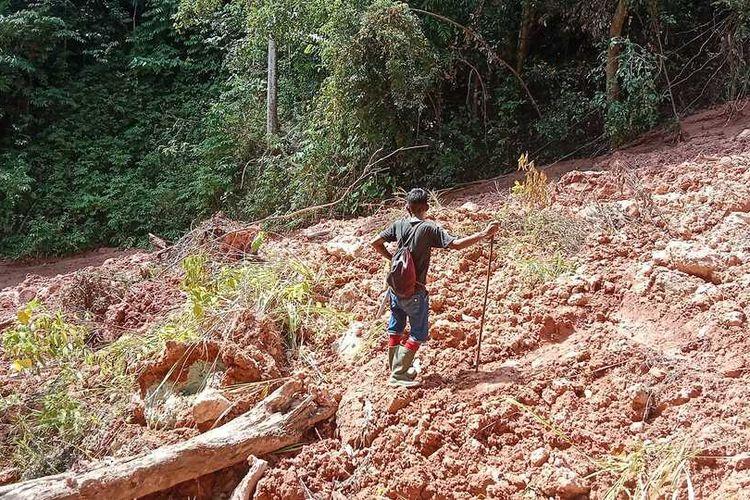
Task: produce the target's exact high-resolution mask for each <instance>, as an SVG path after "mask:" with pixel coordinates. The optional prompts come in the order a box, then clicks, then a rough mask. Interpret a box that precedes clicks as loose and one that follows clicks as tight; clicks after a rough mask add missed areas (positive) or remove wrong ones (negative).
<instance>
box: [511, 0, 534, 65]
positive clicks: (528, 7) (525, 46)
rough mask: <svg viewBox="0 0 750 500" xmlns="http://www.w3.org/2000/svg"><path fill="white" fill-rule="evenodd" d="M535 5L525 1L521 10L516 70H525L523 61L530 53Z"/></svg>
mask: <svg viewBox="0 0 750 500" xmlns="http://www.w3.org/2000/svg"><path fill="white" fill-rule="evenodd" d="M535 14H536V12H535V11H534V6H533V5H532V3H531V2H530V1H526V2H523V10H522V12H521V28H520V29H519V30H518V48H517V50H516V72H518V73H519V74H520V73H521V72H522V71H523V63H524V62H526V56H528V55H529V42H530V39H531V27H532V26H533V25H534V16H535Z"/></svg>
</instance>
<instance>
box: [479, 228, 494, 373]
mask: <svg viewBox="0 0 750 500" xmlns="http://www.w3.org/2000/svg"><path fill="white" fill-rule="evenodd" d="M494 245H495V236H494V235H492V236H491V237H490V258H489V260H488V261H487V282H486V283H485V285H484V306H482V321H481V322H480V323H479V341H478V342H477V357H476V359H475V360H474V371H476V372H478V371H479V352H480V351H481V350H482V333H483V332H484V314H485V313H486V312H487V296H488V295H489V292H490V274H492V248H493V247H494Z"/></svg>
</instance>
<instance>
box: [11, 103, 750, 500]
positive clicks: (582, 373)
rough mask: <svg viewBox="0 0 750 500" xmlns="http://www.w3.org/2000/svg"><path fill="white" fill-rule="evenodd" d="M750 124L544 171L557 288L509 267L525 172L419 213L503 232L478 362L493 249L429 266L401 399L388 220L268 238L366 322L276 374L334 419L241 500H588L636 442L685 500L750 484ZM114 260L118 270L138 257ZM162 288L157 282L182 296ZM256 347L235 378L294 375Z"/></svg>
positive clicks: (246, 341)
mask: <svg viewBox="0 0 750 500" xmlns="http://www.w3.org/2000/svg"><path fill="white" fill-rule="evenodd" d="M748 128H750V119H748V118H747V117H746V116H744V115H742V114H740V115H738V116H735V117H734V118H733V120H732V121H730V122H729V123H728V124H727V117H726V114H725V112H724V108H718V109H716V110H711V111H707V112H704V113H701V114H699V115H696V116H693V117H691V118H688V119H686V120H685V121H684V123H683V130H684V131H685V132H686V135H687V138H686V140H685V141H683V142H680V143H677V144H665V143H664V141H663V138H662V137H660V136H658V135H654V136H652V137H651V138H650V139H649V138H648V137H647V138H645V139H644V140H643V141H642V142H641V143H640V144H638V145H637V146H635V147H633V148H631V149H625V150H621V151H617V152H615V153H613V154H611V155H607V156H603V157H598V158H592V159H585V160H576V161H574V162H567V163H561V164H558V165H555V166H553V167H551V168H549V169H547V172H548V173H549V175H550V177H551V179H552V181H551V182H552V204H551V206H550V207H548V208H547V209H545V210H546V211H545V214H547V215H549V217H551V218H550V219H548V220H553V221H556V222H554V223H555V224H557V223H559V224H562V225H563V226H562V229H561V231H559V234H562V235H563V237H562V238H561V243H562V244H564V245H566V247H567V245H568V244H570V247H569V248H568V250H567V251H565V252H562V254H563V257H562V260H563V261H564V264H565V271H566V272H564V273H563V274H561V275H560V276H557V277H555V276H550V275H548V274H545V272H544V271H543V268H540V267H539V266H540V264H539V262H537V261H532V260H531V259H528V258H527V259H526V260H524V255H526V256H528V255H534V251H535V250H537V249H533V248H532V249H526V250H527V253H525V254H520V253H519V249H518V246H517V245H514V241H516V240H517V239H518V238H520V237H522V236H523V231H525V229H520V230H519V229H518V227H517V226H516V224H515V222H513V221H514V220H516V219H514V218H513V217H511V216H513V215H514V214H517V215H518V218H521V217H522V215H523V214H524V213H527V212H528V210H529V209H527V208H523V207H522V206H521V204H520V203H519V202H518V200H514V199H513V198H512V197H510V196H509V194H508V188H510V186H511V185H512V183H513V182H514V181H515V180H516V179H517V178H518V176H516V175H511V176H506V177H504V178H501V179H499V180H498V181H497V182H496V183H495V182H493V183H488V184H483V185H475V186H472V187H470V188H467V189H464V190H462V191H457V192H454V193H453V194H452V195H451V196H450V199H448V200H444V205H443V206H439V207H433V208H432V210H431V212H430V215H431V217H432V218H434V219H435V220H437V221H438V222H439V223H441V224H442V225H443V226H444V227H446V229H448V230H449V231H451V232H453V233H456V234H461V235H463V234H467V233H469V232H471V231H473V230H475V229H477V228H479V227H482V226H483V225H484V224H486V223H487V222H488V221H490V220H492V219H493V218H494V217H496V216H497V214H505V215H503V217H504V219H503V220H504V221H507V223H508V228H507V229H508V230H507V231H506V232H505V236H503V235H502V234H501V237H500V238H499V239H498V241H497V242H496V252H497V254H496V255H497V259H496V261H495V265H494V272H493V274H492V276H491V280H490V293H489V305H488V309H487V311H486V324H485V330H484V339H483V345H482V364H481V367H480V370H479V371H478V372H475V371H474V370H473V368H472V367H471V362H472V361H473V357H474V352H475V349H476V344H477V338H478V332H479V322H480V318H481V314H482V301H483V292H484V276H485V272H486V268H487V246H486V244H485V245H483V246H479V247H473V248H470V249H467V250H464V251H461V252H450V251H440V250H436V251H435V252H434V253H433V259H432V265H431V278H430V283H429V284H428V289H429V291H430V301H431V341H430V342H429V343H428V344H426V345H425V346H423V347H422V348H421V349H420V350H419V353H418V358H419V361H420V365H421V374H420V376H419V378H420V380H421V381H422V385H421V387H419V388H416V389H412V390H407V389H400V388H392V387H389V386H387V385H386V383H385V381H386V377H387V374H386V371H385V342H386V338H385V335H380V336H378V335H379V333H378V332H380V331H382V329H383V327H384V321H385V319H386V317H387V316H385V315H383V316H381V317H378V315H377V312H378V310H379V308H380V305H381V304H380V301H381V297H382V292H383V291H384V285H383V279H384V266H383V262H382V260H381V259H380V258H379V257H378V256H376V255H375V254H374V252H372V251H371V250H370V249H369V248H368V245H367V241H368V240H369V239H370V238H371V236H372V235H373V234H374V233H375V232H377V231H379V230H381V229H382V228H383V227H385V226H386V225H387V224H388V223H389V222H390V221H391V220H393V218H394V217H397V216H400V212H399V210H398V209H397V208H393V209H389V210H386V211H382V212H379V213H377V214H375V215H372V216H370V217H364V218H359V219H353V220H347V221H324V222H321V223H319V224H317V225H315V226H313V227H310V228H307V229H304V230H301V231H298V232H296V233H293V234H291V235H289V236H287V237H274V238H272V239H271V240H270V241H268V242H266V244H265V245H264V246H263V247H262V250H261V256H262V257H265V258H271V259H291V258H294V259H299V260H302V261H303V262H304V263H306V264H307V265H308V266H309V267H311V268H312V269H314V270H316V271H318V272H319V273H320V275H321V276H322V277H323V280H322V281H323V282H322V284H321V285H320V286H319V288H320V290H317V292H319V294H320V299H321V300H323V301H325V302H327V305H328V306H329V307H332V308H335V309H338V310H341V311H348V312H350V313H351V314H352V316H353V318H354V319H355V320H358V321H361V322H363V323H364V327H362V328H359V329H358V330H357V331H358V332H359V334H358V335H359V337H358V338H359V340H360V341H361V345H363V346H365V347H363V348H362V350H361V351H360V352H359V353H356V354H355V355H354V356H347V355H340V354H339V353H338V351H337V348H336V345H335V344H334V342H335V341H336V340H338V339H337V338H336V336H335V335H330V336H329V337H327V338H322V336H318V337H315V336H314V333H315V332H311V334H312V335H313V337H312V338H314V342H312V343H311V350H312V361H311V358H310V357H309V356H308V357H307V358H305V360H297V359H292V360H291V367H294V368H296V369H302V370H306V371H308V372H309V374H310V375H309V376H310V378H314V379H318V380H320V381H321V383H320V385H321V387H322V388H323V389H324V390H327V391H329V392H330V393H333V394H335V395H336V396H340V398H341V399H340V403H339V408H338V412H337V414H336V417H335V420H334V421H333V422H330V423H327V424H325V425H321V426H319V428H318V429H314V430H313V431H311V432H310V433H308V435H307V436H306V439H305V442H304V444H303V446H301V447H300V448H295V449H293V450H286V451H284V452H280V453H277V454H273V455H271V456H269V457H264V458H266V459H267V460H269V462H270V464H271V466H270V468H269V470H268V471H267V472H266V474H265V476H264V478H263V479H262V480H261V481H260V483H259V484H258V488H257V491H256V494H255V495H256V498H261V499H285V500H286V499H305V498H310V497H311V496H312V497H315V498H373V497H384V496H385V497H389V498H445V497H450V498H476V497H491V498H549V497H552V498H602V497H604V496H605V494H606V492H607V490H608V489H609V488H610V487H611V486H612V484H614V482H615V481H616V480H617V479H618V478H617V477H616V476H615V475H614V474H612V473H611V472H602V471H601V466H600V464H601V461H602V460H603V459H606V458H607V457H614V456H617V455H621V454H627V453H629V452H631V451H633V450H638V449H639V447H641V446H643V445H644V443H645V445H646V446H655V445H659V446H661V445H664V446H667V447H669V446H671V447H672V448H673V449H677V448H679V447H680V446H683V445H684V446H686V447H688V448H689V450H690V457H691V459H690V460H689V461H688V462H687V463H686V468H685V470H684V471H683V472H682V473H680V474H678V476H677V477H678V479H677V484H676V485H675V486H676V487H677V488H678V489H679V490H680V491H681V492H682V493H681V495H683V496H685V495H687V493H686V491H687V489H686V488H687V483H686V478H687V477H689V478H690V482H691V485H692V488H693V489H694V492H695V496H696V497H697V498H741V497H742V495H743V492H744V491H747V490H748V489H749V488H750V458H749V457H750V444H748V443H750V439H748V435H747V432H746V430H745V429H747V428H750V416H748V415H746V414H745V413H744V412H743V411H742V409H743V408H744V407H745V405H746V402H747V400H748V399H749V398H750V384H748V377H749V376H750V375H749V374H748V371H749V369H750V359H749V357H748V352H750V335H748V334H749V333H750V131H748ZM508 214H510V216H509V215H508ZM566 224H567V225H566ZM519 231H520V232H519ZM514 238H515V239H516V240H514ZM247 239H249V237H248V238H245V239H244V240H243V241H245V240H247ZM571 240H573V241H571ZM242 244H244V243H242ZM240 245H241V244H240ZM140 258H143V259H146V260H147V259H150V258H151V257H148V256H144V257H140ZM128 259H132V257H124V258H122V259H121V260H120V261H119V262H120V263H119V264H117V265H118V266H120V268H128V267H130V266H132V265H133V263H132V262H131V261H129V260H128ZM542 264H544V263H542ZM540 269H542V271H540ZM170 276H171V275H170ZM65 279H68V278H67V277H66V276H62V277H60V278H57V280H58V281H60V280H62V281H64V280H65ZM177 280H179V277H178V276H177V275H176V274H175V275H174V277H168V278H166V279H165V278H160V279H159V280H158V281H157V282H156V283H158V284H156V285H153V286H156V287H157V288H160V289H163V291H162V292H161V293H164V294H166V295H167V296H169V294H171V293H175V294H179V292H178V288H177ZM54 282H55V279H52V280H49V279H38V280H36V281H29V280H27V281H26V282H24V283H23V284H21V285H18V286H16V287H15V288H10V289H6V290H5V291H3V292H2V293H0V304H2V305H3V307H5V313H4V314H5V316H3V317H10V315H12V314H14V312H15V310H14V308H15V307H18V306H19V305H20V304H22V303H23V299H24V298H26V297H28V296H30V295H31V294H32V292H29V291H27V290H29V289H33V290H35V291H36V290H41V289H43V288H44V287H50V285H51V284H52V283H54ZM141 286H143V285H141ZM136 289H137V287H136V288H133V287H131V288H130V291H131V292H129V293H135V292H132V291H134V290H136ZM42 295H44V294H42ZM21 296H23V297H21ZM47 298H51V299H53V300H54V292H51V293H49V295H48V296H47ZM128 300H129V301H131V302H133V303H136V302H137V297H132V298H131V299H128ZM163 311H164V309H162V310H161V312H156V313H155V315H156V316H157V317H158V316H159V315H163V314H165V313H164V312H163ZM152 321H154V320H153V319H151V320H148V321H146V322H145V323H142V324H150V323H151V322H152ZM125 324H127V323H125ZM138 324H139V323H138V322H135V323H133V325H138ZM261 326H262V325H261ZM135 328H139V327H138V326H135ZM250 330H251V331H265V330H268V331H273V328H271V327H269V325H265V327H258V328H257V329H255V330H253V329H250ZM373 332H374V333H373ZM254 336H255V335H254V334H251V335H249V336H245V337H243V336H241V335H240V336H238V337H236V338H234V339H232V340H231V343H232V344H233V346H234V347H232V348H231V349H229V350H227V351H226V353H225V354H221V355H219V358H222V356H225V357H226V359H225V360H223V361H222V363H223V364H225V365H226V366H231V365H232V363H234V364H235V365H236V364H237V363H236V359H237V358H236V356H235V355H234V354H232V353H233V352H234V351H232V349H237V352H245V351H244V350H245V349H251V350H252V349H256V348H257V346H256V347H248V346H252V345H253V340H252V339H253V338H254ZM209 343H210V342H209ZM369 345H374V347H373V348H371V349H370V348H368V347H366V346H369ZM266 347H268V348H269V349H273V343H270V344H269V345H268V346H266ZM176 349H177V351H180V352H182V353H183V354H184V352H185V346H181V347H179V348H176ZM211 349H214V350H217V349H218V347H216V346H213V347H211ZM177 351H175V352H177ZM212 352H213V351H212ZM252 352H253V353H256V351H255V350H252ZM257 352H262V349H258V351H257ZM173 354H174V353H172V354H170V353H169V352H167V353H165V354H164V358H163V359H161V360H154V361H153V364H152V368H150V369H151V370H155V371H153V373H152V374H151V375H149V373H151V372H149V369H146V370H145V371H144V372H143V373H144V375H143V376H144V377H150V378H148V380H147V381H146V382H144V383H143V384H142V387H144V384H145V386H148V385H149V383H150V382H153V381H154V380H156V379H157V378H159V377H162V376H163V373H162V371H163V367H164V366H166V365H167V364H169V363H166V362H164V360H165V359H167V358H169V357H170V356H171V355H173ZM214 354H217V353H214ZM264 354H266V356H265V357H262V358H257V357H253V356H250V357H251V358H252V359H253V363H254V364H253V366H254V367H255V368H254V369H253V370H251V371H252V373H251V374H249V375H248V374H247V373H249V372H245V375H243V377H245V376H246V378H247V379H257V380H264V379H268V378H273V377H276V376H278V374H279V373H286V372H285V370H286V369H288V368H290V366H286V365H284V364H283V363H284V362H283V356H282V357H281V358H279V353H278V352H275V353H274V352H270V353H264ZM232 356H235V357H232ZM230 357H231V359H230ZM170 359H171V358H170ZM222 359H223V358H222ZM154 367H160V368H159V369H158V370H157V369H156V368H154ZM269 367H270V368H269ZM256 369H257V372H256V371H254V370H256ZM159 370H161V371H159ZM156 372H158V374H157V373H156ZM0 377H2V378H3V379H4V380H7V379H8V374H7V372H4V371H2V372H0ZM177 377H178V378H179V375H177ZM132 428H133V427H128V429H132ZM124 432H125V431H123V433H121V434H120V436H123V435H126V434H124ZM154 432H156V431H154ZM174 432H176V431H172V432H171V433H165V434H164V435H165V436H174V435H175V434H174ZM191 432H197V431H195V430H192V431H191ZM133 439H135V437H134V436H133ZM165 439H166V438H165ZM118 442H120V441H118ZM121 446H122V447H123V448H121V450H123V449H125V446H126V445H125V443H121ZM0 468H2V467H0ZM238 472H239V473H241V472H242V467H241V466H238V468H233V469H232V470H231V471H224V472H222V473H220V474H216V475H213V476H212V478H211V479H210V480H208V479H204V480H201V481H198V482H196V483H195V484H194V485H193V486H189V485H186V484H183V485H181V486H180V488H183V489H182V490H180V491H190V492H191V493H190V494H191V496H196V497H199V498H210V497H211V494H212V493H211V492H217V491H220V490H221V491H228V490H231V487H228V485H229V486H231V484H234V482H236V481H238V480H239V479H238V478H239V474H238ZM201 485H202V486H201ZM206 485H209V486H206ZM629 486H630V487H634V484H629ZM186 488H187V489H186ZM176 491H177V490H176Z"/></svg>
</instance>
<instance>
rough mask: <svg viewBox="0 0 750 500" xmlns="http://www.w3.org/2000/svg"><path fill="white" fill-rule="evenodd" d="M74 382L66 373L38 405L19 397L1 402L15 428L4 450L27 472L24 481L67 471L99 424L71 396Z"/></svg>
mask: <svg viewBox="0 0 750 500" xmlns="http://www.w3.org/2000/svg"><path fill="white" fill-rule="evenodd" d="M72 383H75V381H74V376H73V374H72V372H71V371H70V370H63V371H62V372H61V373H60V375H59V376H58V377H57V378H56V379H55V380H54V381H53V382H52V383H51V384H49V386H48V387H47V388H46V389H45V390H44V391H43V393H42V394H41V397H40V399H39V400H37V401H36V402H32V401H31V400H28V401H24V400H23V398H21V397H20V396H19V395H11V396H8V397H6V398H3V400H2V401H0V408H3V409H4V410H5V411H7V413H5V412H4V414H6V415H7V417H6V419H5V422H6V423H8V424H10V425H9V426H8V427H9V428H10V429H11V432H10V435H9V436H8V437H9V439H8V443H7V444H6V447H7V448H6V449H5V450H3V451H4V452H7V453H8V454H9V455H10V457H11V461H12V462H13V464H14V465H15V466H16V467H18V468H19V469H21V470H22V471H23V475H22V477H23V478H24V479H29V478H33V477H38V476H42V475H48V474H54V473H58V472H63V471H64V470H66V469H67V468H68V467H69V466H70V465H71V463H72V462H73V460H74V459H75V457H76V456H77V455H78V454H79V453H80V451H79V448H80V444H81V442H82V441H83V439H84V438H85V436H86V435H87V434H88V433H89V432H90V431H91V429H92V428H93V427H94V426H95V424H96V419H95V418H94V417H93V416H92V415H91V414H90V413H89V412H88V410H87V409H86V406H85V403H84V402H83V401H82V400H80V399H79V398H77V397H76V396H75V395H73V394H72V393H71V391H70V384H72Z"/></svg>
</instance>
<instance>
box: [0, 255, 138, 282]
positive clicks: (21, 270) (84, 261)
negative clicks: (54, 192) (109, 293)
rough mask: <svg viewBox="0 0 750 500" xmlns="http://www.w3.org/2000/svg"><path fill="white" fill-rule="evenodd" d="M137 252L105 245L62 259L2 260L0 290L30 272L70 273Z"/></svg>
mask: <svg viewBox="0 0 750 500" xmlns="http://www.w3.org/2000/svg"><path fill="white" fill-rule="evenodd" d="M135 252H137V250H134V249H130V250H121V249H119V248H106V247H105V248H99V249H96V250H91V251H88V252H84V253H80V254H77V255H71V256H70V257H63V258H61V259H60V258H58V259H40V260H35V261H31V262H8V261H0V290H2V289H4V288H8V287H12V286H15V285H17V284H18V283H20V282H22V281H23V280H25V279H26V277H27V276H28V275H30V274H35V275H38V276H45V277H50V276H55V275H57V274H68V273H72V272H73V271H76V270H78V269H82V268H84V267H89V266H100V265H102V263H103V262H104V261H105V260H107V259H112V258H116V257H124V256H126V255H131V254H133V253H135Z"/></svg>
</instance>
